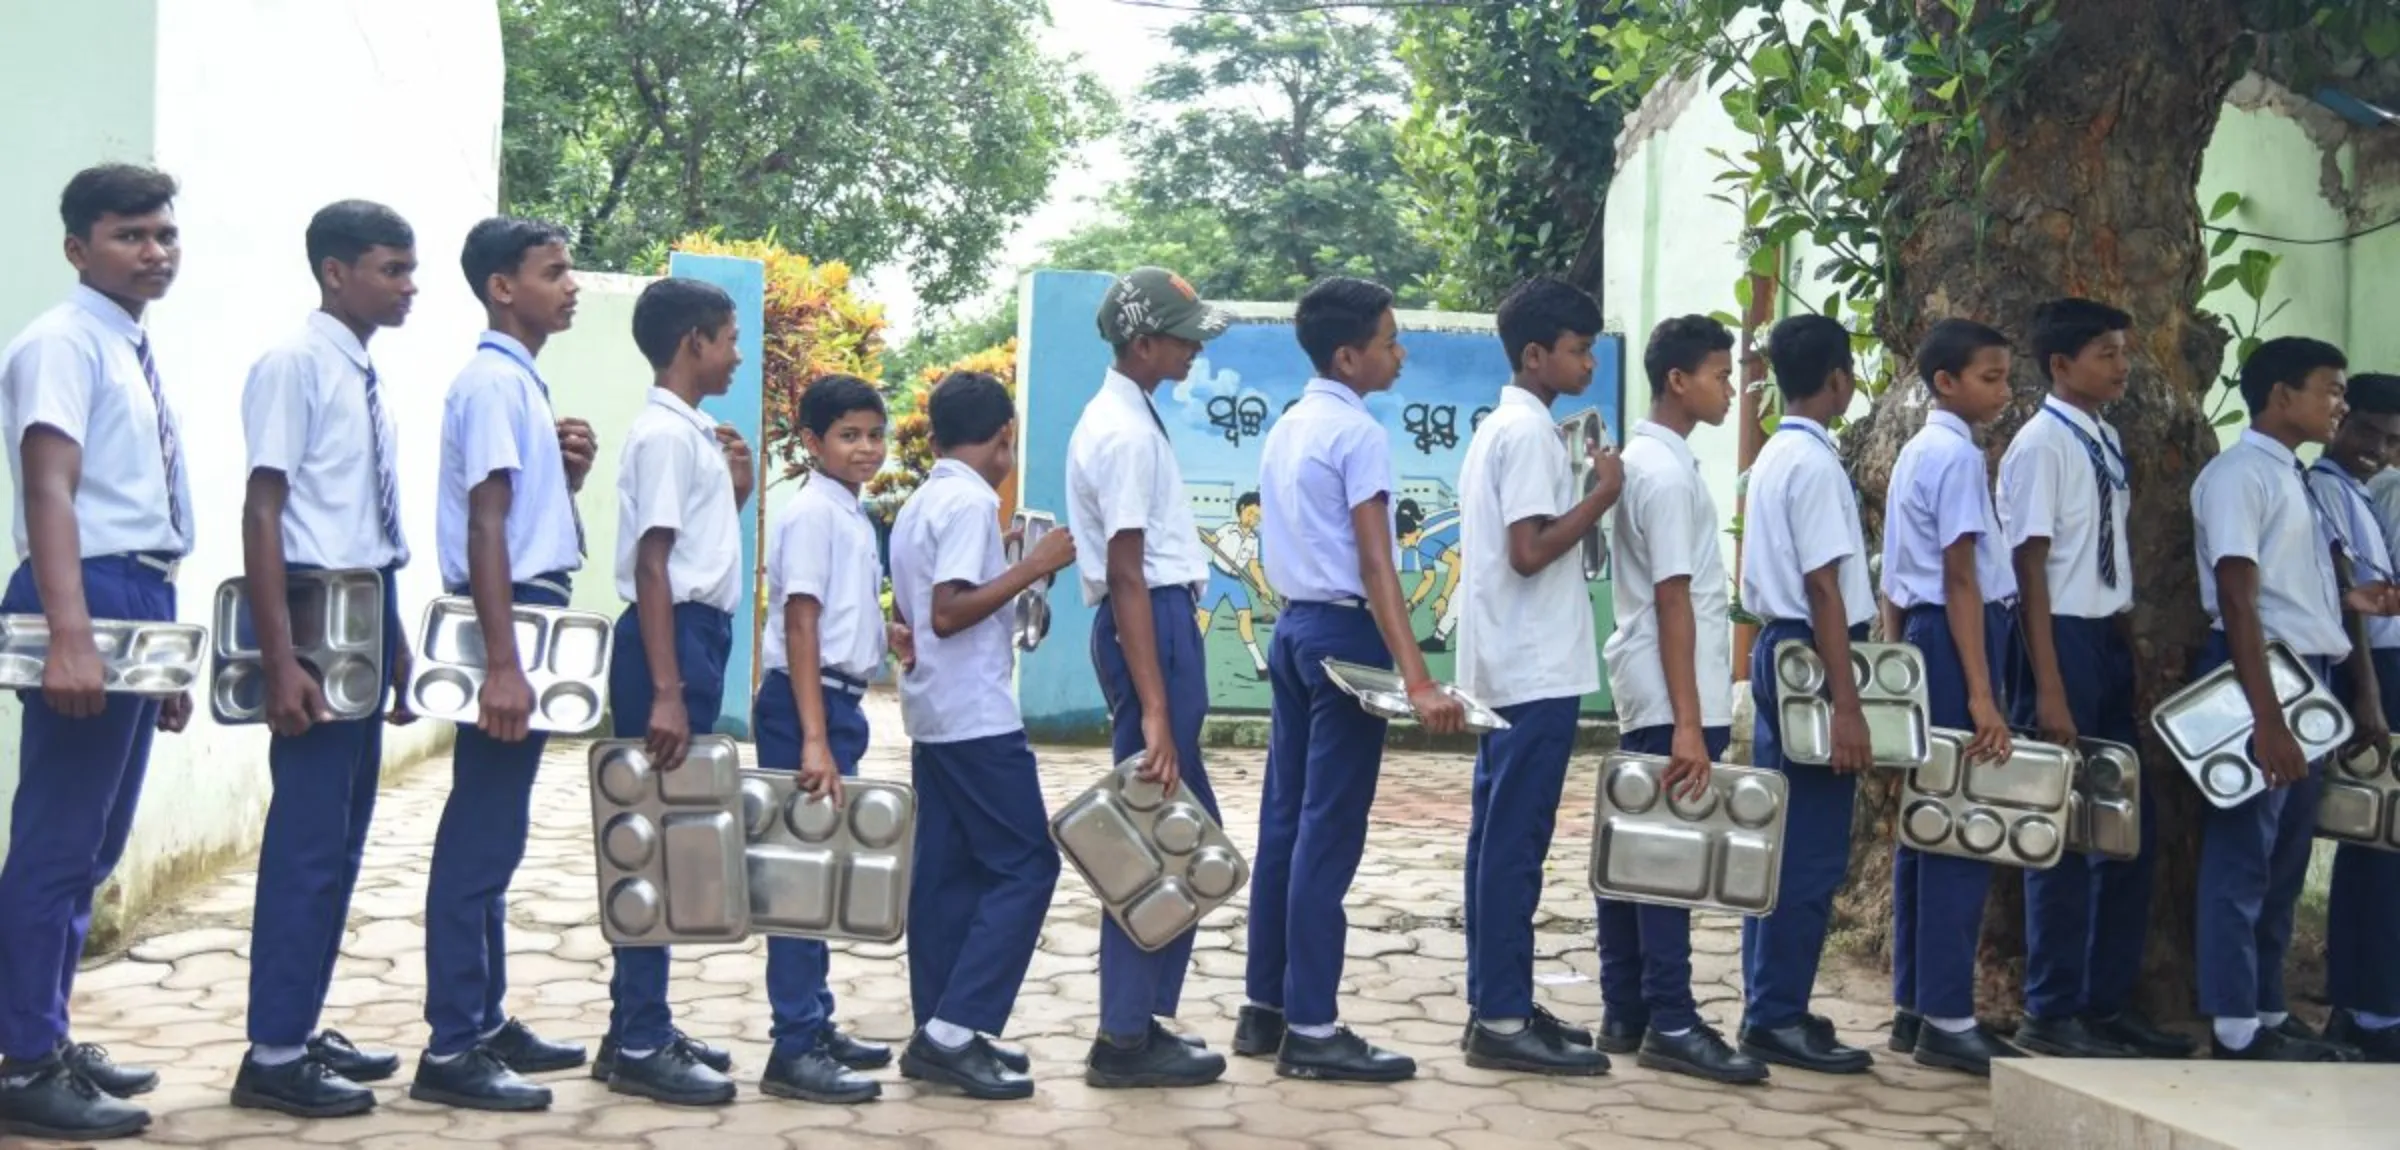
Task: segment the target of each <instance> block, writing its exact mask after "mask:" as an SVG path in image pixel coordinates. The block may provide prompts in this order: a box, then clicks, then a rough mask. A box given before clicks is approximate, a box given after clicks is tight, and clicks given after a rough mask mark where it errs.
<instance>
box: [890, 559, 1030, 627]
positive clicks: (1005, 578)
mask: <svg viewBox="0 0 2400 1150" xmlns="http://www.w3.org/2000/svg"><path fill="white" fill-rule="evenodd" d="M1041 578H1042V572H1041V571H1040V569H1038V568H1036V567H1035V566H1034V565H1033V564H1031V563H1025V562H1020V563H1018V564H1017V565H1015V566H1013V567H1010V568H1009V569H1008V570H1006V571H1003V572H1001V573H1000V574H999V576H998V577H997V578H995V579H993V580H992V581H991V582H989V583H982V584H968V583H943V584H939V585H937V586H935V587H934V589H933V633H934V635H935V636H936V637H937V638H942V639H947V638H949V637H951V636H952V635H956V634H958V633H959V632H961V631H964V630H967V629H968V628H970V627H973V626H975V625H976V624H978V623H981V622H983V621H984V620H986V619H989V618H991V617H992V616H993V615H995V614H998V613H999V612H1000V610H1001V609H1002V608H1004V607H1007V606H1008V605H1009V604H1010V603H1012V602H1015V601H1016V598H1017V596H1019V595H1022V594H1024V593H1025V589H1026V588H1028V587H1031V586H1033V585H1034V584H1035V583H1038V582H1040V581H1041ZM902 622H904V623H905V622H907V620H906V619H903V620H902Z"/></svg>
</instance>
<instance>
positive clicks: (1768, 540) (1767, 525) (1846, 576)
mask: <svg viewBox="0 0 2400 1150" xmlns="http://www.w3.org/2000/svg"><path fill="white" fill-rule="evenodd" d="M1744 506H1745V507H1747V508H1748V510H1747V511H1745V512H1744V513H1743V516H1742V532H1743V539H1742V548H1743V551H1742V556H1743V557H1742V605H1743V606H1744V607H1746V608H1748V609H1749V611H1750V613H1751V614H1753V615H1756V616H1758V617H1759V618H1760V619H1763V620H1766V621H1767V622H1770V623H1772V622H1777V621H1790V622H1798V623H1813V622H1814V618H1815V617H1814V614H1813V612H1812V611H1811V609H1810V607H1809V602H1808V573H1809V572H1811V571H1815V570H1817V569H1819V568H1822V567H1824V566H1825V565H1826V564H1828V563H1839V564H1841V565H1842V566H1841V569H1840V570H1839V571H1836V572H1835V573H1834V574H1835V580H1836V582H1838V583H1839V584H1840V586H1841V589H1842V617H1843V619H1844V620H1845V621H1847V622H1848V623H1849V624H1850V625H1851V626H1853V627H1855V626H1858V625H1859V624H1861V623H1865V622H1868V621H1870V620H1872V619H1874V618H1875V591H1874V589H1873V588H1872V587H1870V586H1868V584H1867V540H1866V533H1865V531H1863V530H1862V529H1861V528H1860V527H1859V522H1858V488H1857V487H1855V486H1853V485H1852V484H1851V482H1850V473H1849V472H1846V471H1844V470H1842V455H1841V451H1840V449H1839V448H1837V447H1835V446H1834V442H1833V436H1832V435H1831V434H1830V433H1828V432H1827V431H1826V430H1825V428H1824V427H1823V426H1822V425H1820V424H1818V423H1817V422H1816V421H1815V420H1813V419H1807V418H1803V417H1801V416H1797V415H1785V416H1784V417H1783V420H1782V422H1780V423H1778V424H1776V427H1775V434H1773V435H1770V436H1768V437H1767V442H1766V446H1764V447H1761V448H1759V451H1758V458H1757V460H1756V461H1754V462H1752V463H1751V465H1750V487H1749V499H1748V501H1747V502H1746V503H1745V504H1744Z"/></svg>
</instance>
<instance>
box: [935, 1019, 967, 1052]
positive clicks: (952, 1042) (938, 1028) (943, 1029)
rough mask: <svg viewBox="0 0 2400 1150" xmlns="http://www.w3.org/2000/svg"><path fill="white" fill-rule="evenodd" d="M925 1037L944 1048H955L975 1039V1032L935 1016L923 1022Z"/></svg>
mask: <svg viewBox="0 0 2400 1150" xmlns="http://www.w3.org/2000/svg"><path fill="white" fill-rule="evenodd" d="M925 1037H926V1038H928V1039H930V1040H932V1042H933V1044H934V1045H935V1046H939V1047H941V1048H942V1049H944V1050H957V1049H959V1048H961V1047H963V1046H965V1045H966V1044H968V1043H970V1042H973V1041H975V1032H974V1031H972V1030H969V1029H967V1028H966V1027H964V1026H960V1025H959V1024H957V1023H955V1022H944V1021H942V1020H941V1019H939V1018H935V1019H930V1020H928V1021H927V1022H926V1023H925Z"/></svg>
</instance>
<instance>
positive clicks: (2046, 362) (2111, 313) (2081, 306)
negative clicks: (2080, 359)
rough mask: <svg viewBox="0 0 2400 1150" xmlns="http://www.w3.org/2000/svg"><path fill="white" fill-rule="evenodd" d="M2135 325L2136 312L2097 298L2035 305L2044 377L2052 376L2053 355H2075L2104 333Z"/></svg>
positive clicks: (2035, 334)
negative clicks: (2110, 304) (2134, 313)
mask: <svg viewBox="0 0 2400 1150" xmlns="http://www.w3.org/2000/svg"><path fill="white" fill-rule="evenodd" d="M2132 327H2133V316H2132V315H2130V314H2128V313H2126V312H2124V311H2121V310H2119V309H2117V308H2113V307H2110V306H2108V305H2107V304H2104V303H2100V302H2098V301H2096V300H2088V299H2077V298H2075V297H2073V296H2067V297H2065V298H2062V299H2054V300H2051V301H2050V302H2048V303H2045V304H2043V305H2041V306H2040V307H2037V308H2035V309H2033V357H2034V358H2035V359H2038V360H2040V361H2041V362H2042V378H2044V379H2048V378H2050V357H2051V356H2054V355H2063V356H2066V357H2067V358H2068V359H2073V358H2075V357H2076V356H2079V355H2082V354H2083V349H2085V348H2087V347H2090V346H2091V345H2092V341H2094V340H2097V339H2099V338H2100V337H2101V336H2104V335H2107V334H2108V333H2110V332H2112V331H2125V330H2128V329H2130V328H2132Z"/></svg>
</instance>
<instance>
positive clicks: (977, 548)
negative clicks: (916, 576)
mask: <svg viewBox="0 0 2400 1150" xmlns="http://www.w3.org/2000/svg"><path fill="white" fill-rule="evenodd" d="M930 526H931V527H932V529H933V531H932V535H933V538H932V544H933V585H934V586H936V587H939V586H941V585H942V584H944V583H971V584H981V583H982V582H983V579H984V572H985V571H986V570H987V568H986V567H985V560H986V559H988V558H989V557H990V556H991V553H992V549H993V548H995V547H997V546H999V544H1000V517H999V515H998V514H997V513H996V512H994V511H992V510H991V509H990V508H987V507H984V506H982V505H980V504H976V503H971V502H959V503H955V504H953V505H952V506H951V507H950V508H949V509H948V510H947V512H946V513H945V514H944V515H943V516H942V517H941V519H940V520H939V521H938V522H935V523H933V524H930Z"/></svg>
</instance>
